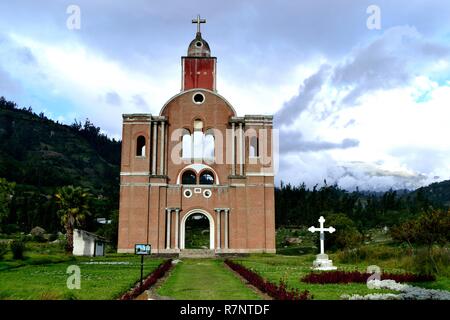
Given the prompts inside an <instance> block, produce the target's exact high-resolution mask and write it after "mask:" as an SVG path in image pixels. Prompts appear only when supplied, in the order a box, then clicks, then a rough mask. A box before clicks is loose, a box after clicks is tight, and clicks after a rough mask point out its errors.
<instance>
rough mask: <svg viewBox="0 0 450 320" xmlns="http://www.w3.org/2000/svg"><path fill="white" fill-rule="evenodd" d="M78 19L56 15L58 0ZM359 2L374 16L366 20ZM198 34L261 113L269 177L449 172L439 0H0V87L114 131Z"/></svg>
mask: <svg viewBox="0 0 450 320" xmlns="http://www.w3.org/2000/svg"><path fill="white" fill-rule="evenodd" d="M72 4H74V5H78V6H79V8H80V9H81V26H80V27H81V28H80V29H79V30H78V29H75V30H73V29H72V30H71V29H69V28H67V19H68V18H69V16H70V14H68V13H67V8H68V6H69V5H72ZM370 5H376V6H378V8H379V9H380V18H381V20H380V21H381V25H380V27H381V28H380V29H373V28H372V29H370V28H368V27H367V21H368V19H369V22H374V21H373V20H371V14H372V12H369V13H368V12H367V9H368V7H369V6H370ZM197 14H201V15H202V16H204V17H205V18H206V19H207V21H208V22H207V24H206V25H203V26H202V34H203V36H204V38H205V39H206V40H207V41H208V42H209V44H210V46H211V50H212V53H213V55H214V56H217V57H218V82H217V88H218V91H219V93H220V94H221V95H223V96H225V97H226V98H227V99H228V100H229V101H230V102H231V103H232V104H233V105H234V107H235V109H236V110H237V112H238V114H240V115H244V114H252V113H253V114H261V113H263V114H274V115H275V124H276V127H277V128H279V129H280V167H279V171H278V174H277V181H278V182H280V181H281V180H283V181H285V182H291V183H294V184H297V183H300V182H305V183H306V184H307V185H308V186H313V185H315V184H319V185H320V184H322V183H323V181H324V180H325V179H326V180H327V182H328V183H334V182H336V183H338V184H339V185H340V186H342V187H344V188H347V189H354V188H355V187H357V186H358V187H359V188H361V189H371V190H385V189H389V188H391V187H392V188H415V187H418V186H422V185H426V184H429V183H431V182H435V181H441V180H446V179H450V62H449V61H450V60H449V58H450V19H449V17H450V3H448V2H446V1H443V0H422V1H419V0H398V1H393V0H387V1H381V0H371V1H365V0H328V1H325V0H315V1H263V0H258V1H257V0H253V1H242V0H232V1H211V0H207V1H194V0H192V1H185V0H184V1H182V0H177V1H169V0H166V1H148V0H130V1H118V0H115V1H111V0H109V1H106V0H103V1H100V0H85V1H84V0H83V1H81V0H80V1H76V0H75V1H60V0H52V1H50V0H48V1H44V0H41V1H36V0H30V1H24V0H17V1H14V2H13V1H7V0H0V95H3V96H5V97H6V98H7V99H9V100H13V101H15V102H17V103H18V104H19V105H20V106H32V107H33V109H34V110H35V111H37V112H40V111H44V112H45V114H46V115H48V116H49V117H51V118H53V119H55V120H59V121H61V122H64V123H72V122H73V120H74V119H78V120H83V119H85V118H89V119H91V120H92V121H93V122H94V123H95V124H96V125H98V126H100V127H101V128H102V129H103V130H104V131H105V132H106V133H107V134H108V135H109V136H112V137H116V138H120V135H121V114H122V113H132V112H146V113H154V114H156V113H159V110H160V108H161V107H162V105H163V104H164V102H165V101H167V100H168V99H169V98H170V97H171V96H173V95H175V94H177V93H178V92H179V91H180V77H181V70H180V56H182V55H185V54H186V50H187V45H188V44H189V42H190V41H191V40H192V38H193V37H194V34H195V25H192V24H191V22H190V20H191V19H192V18H194V17H195V16H196V15H197Z"/></svg>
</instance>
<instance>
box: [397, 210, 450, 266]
mask: <svg viewBox="0 0 450 320" xmlns="http://www.w3.org/2000/svg"><path fill="white" fill-rule="evenodd" d="M449 230H450V209H449V210H447V211H445V210H441V209H430V210H427V211H424V212H422V214H421V215H420V216H419V217H418V218H417V220H416V221H413V220H411V221H406V222H404V223H403V224H401V225H400V226H399V227H397V228H395V229H394V230H393V233H392V235H393V238H394V239H395V240H398V241H402V242H403V241H406V242H408V243H409V244H411V243H414V244H417V245H423V246H425V247H426V249H427V252H428V259H429V261H430V262H431V263H432V265H433V268H434V270H435V271H436V272H439V270H438V267H437V264H436V262H435V261H434V258H433V247H434V246H435V245H445V244H447V243H448V242H450V232H449Z"/></svg>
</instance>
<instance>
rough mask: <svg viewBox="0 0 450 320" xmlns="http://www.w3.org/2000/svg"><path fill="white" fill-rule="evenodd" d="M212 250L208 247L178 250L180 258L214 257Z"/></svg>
mask: <svg viewBox="0 0 450 320" xmlns="http://www.w3.org/2000/svg"><path fill="white" fill-rule="evenodd" d="M215 256H216V254H215V252H214V250H210V249H183V250H181V251H180V258H214V257H215Z"/></svg>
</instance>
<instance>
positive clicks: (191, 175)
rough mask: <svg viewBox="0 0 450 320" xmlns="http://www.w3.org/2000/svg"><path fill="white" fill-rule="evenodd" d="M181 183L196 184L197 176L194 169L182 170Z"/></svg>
mask: <svg viewBox="0 0 450 320" xmlns="http://www.w3.org/2000/svg"><path fill="white" fill-rule="evenodd" d="M181 183H182V184H197V176H196V175H195V172H194V171H191V170H187V171H185V172H183V175H182V176H181Z"/></svg>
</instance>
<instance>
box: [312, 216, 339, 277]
mask: <svg viewBox="0 0 450 320" xmlns="http://www.w3.org/2000/svg"><path fill="white" fill-rule="evenodd" d="M324 222H325V219H324V217H322V216H321V217H320V218H319V223H320V227H319V228H316V227H310V228H309V229H308V230H309V231H310V232H313V233H314V232H316V231H319V232H320V254H318V255H317V256H316V260H314V262H313V267H312V269H314V270H336V269H337V267H335V266H333V261H332V260H330V259H328V255H327V254H325V231H327V232H329V233H333V232H335V231H336V229H335V228H333V227H329V228H324V227H323V223H324Z"/></svg>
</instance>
